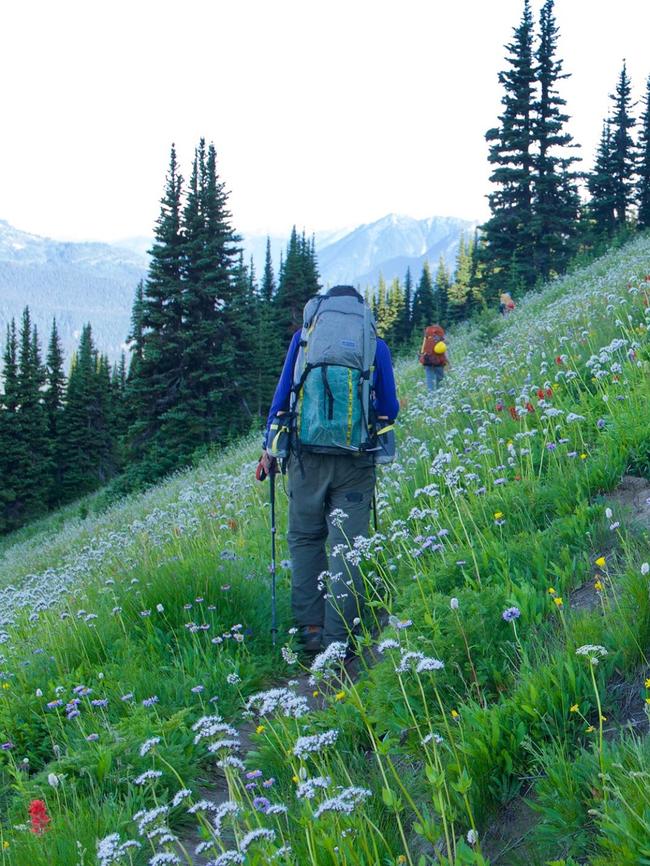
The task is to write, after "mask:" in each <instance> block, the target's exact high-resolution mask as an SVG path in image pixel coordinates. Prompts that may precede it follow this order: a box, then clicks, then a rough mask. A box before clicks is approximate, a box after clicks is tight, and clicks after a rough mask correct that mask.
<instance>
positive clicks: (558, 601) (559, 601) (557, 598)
mask: <svg viewBox="0 0 650 866" xmlns="http://www.w3.org/2000/svg"><path fill="white" fill-rule="evenodd" d="M553 601H554V602H555V604H556V605H557V606H558V607H562V605H563V604H564V602H563V601H562V596H561V595H556V596H555V598H554V599H553Z"/></svg>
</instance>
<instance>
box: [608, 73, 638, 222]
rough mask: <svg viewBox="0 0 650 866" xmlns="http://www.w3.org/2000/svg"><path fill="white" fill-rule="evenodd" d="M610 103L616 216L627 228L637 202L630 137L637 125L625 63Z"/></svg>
mask: <svg viewBox="0 0 650 866" xmlns="http://www.w3.org/2000/svg"><path fill="white" fill-rule="evenodd" d="M610 99H611V100H612V102H613V104H614V110H613V113H612V124H611V129H612V139H611V152H610V160H609V162H610V171H611V175H612V181H613V194H614V214H615V221H616V227H617V228H624V227H625V225H626V223H627V220H628V216H629V210H630V205H631V204H632V202H633V200H634V175H635V171H636V160H635V147H634V141H633V140H632V135H631V131H632V129H633V128H634V126H635V124H636V121H635V119H634V117H633V116H632V108H633V104H632V85H631V83H630V79H629V76H628V74H627V66H626V64H625V61H623V68H622V69H621V73H620V75H619V78H618V82H617V84H616V90H615V92H614V93H612V94H611V95H610Z"/></svg>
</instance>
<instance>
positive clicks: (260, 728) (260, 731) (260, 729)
mask: <svg viewBox="0 0 650 866" xmlns="http://www.w3.org/2000/svg"><path fill="white" fill-rule="evenodd" d="M265 730H266V728H265V727H264V725H258V726H257V727H256V728H255V733H256V734H263V733H264V731H265Z"/></svg>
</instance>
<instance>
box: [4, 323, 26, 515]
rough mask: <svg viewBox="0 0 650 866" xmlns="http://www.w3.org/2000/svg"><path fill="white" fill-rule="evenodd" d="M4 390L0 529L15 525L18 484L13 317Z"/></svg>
mask: <svg viewBox="0 0 650 866" xmlns="http://www.w3.org/2000/svg"><path fill="white" fill-rule="evenodd" d="M2 380H3V383H4V388H3V394H2V397H1V399H0V477H1V478H2V484H0V531H2V532H5V531H6V530H8V529H11V528H13V527H14V526H15V525H16V520H17V519H18V518H19V514H18V512H17V509H16V502H17V487H18V485H19V484H20V477H19V476H20V471H21V468H20V465H19V456H20V453H21V447H20V443H19V441H18V337H17V334H16V320H15V319H12V320H11V322H10V323H9V324H8V325H7V336H6V340H5V348H4V353H3V365H2Z"/></svg>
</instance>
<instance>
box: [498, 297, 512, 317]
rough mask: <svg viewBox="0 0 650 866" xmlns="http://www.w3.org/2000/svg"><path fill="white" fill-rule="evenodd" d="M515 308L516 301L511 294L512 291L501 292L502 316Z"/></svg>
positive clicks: (500, 308) (500, 309) (500, 307)
mask: <svg viewBox="0 0 650 866" xmlns="http://www.w3.org/2000/svg"><path fill="white" fill-rule="evenodd" d="M514 308H515V302H514V301H513V300H512V298H511V296H510V292H501V294H500V295H499V312H500V313H501V315H502V316H507V315H508V313H511V312H512V311H513V310H514Z"/></svg>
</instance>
